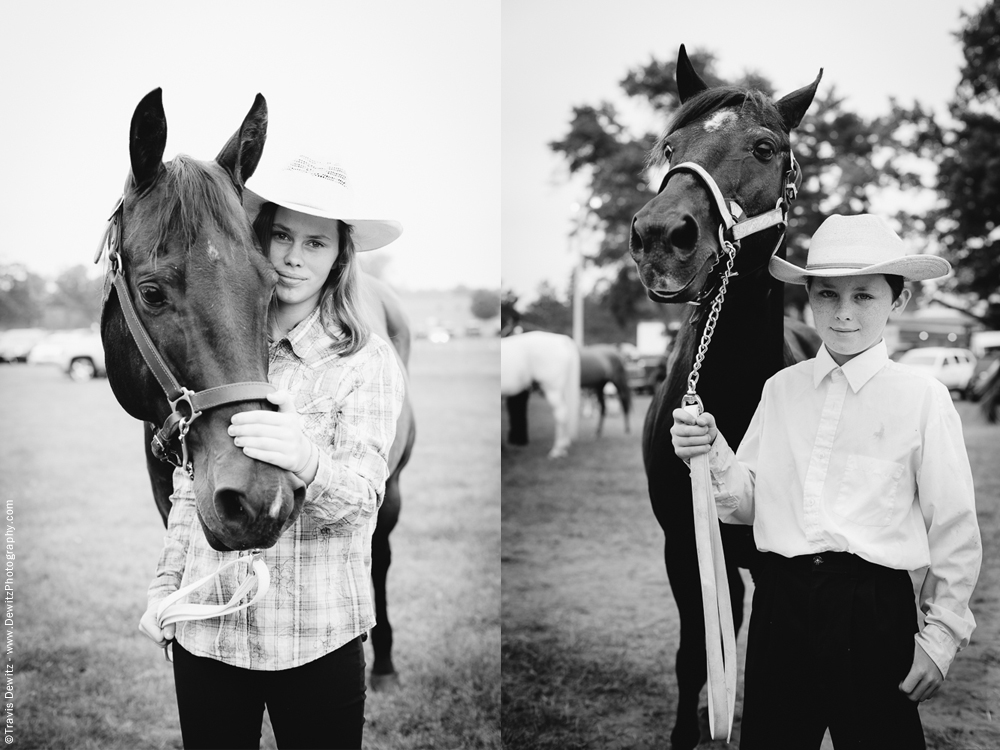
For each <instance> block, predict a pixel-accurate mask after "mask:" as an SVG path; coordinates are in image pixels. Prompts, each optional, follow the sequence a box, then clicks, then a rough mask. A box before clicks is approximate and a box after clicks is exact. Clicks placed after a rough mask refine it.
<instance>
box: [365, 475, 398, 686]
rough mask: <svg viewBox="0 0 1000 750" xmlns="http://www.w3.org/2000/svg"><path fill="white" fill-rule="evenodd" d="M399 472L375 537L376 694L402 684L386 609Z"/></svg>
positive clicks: (387, 486)
mask: <svg viewBox="0 0 1000 750" xmlns="http://www.w3.org/2000/svg"><path fill="white" fill-rule="evenodd" d="M401 502H402V500H401V498H400V494H399V471H398V470H397V471H396V472H393V474H392V476H390V477H389V479H388V480H386V483H385V499H383V501H382V507H381V508H379V511H378V523H377V524H376V526H375V533H374V534H373V535H372V587H373V588H374V590H375V627H374V628H372V650H373V651H374V652H375V663H374V664H373V665H372V674H371V687H372V690H386V689H390V688H392V687H395V685H396V684H397V683H398V682H399V675H398V674H397V673H396V668H395V667H394V666H393V663H392V625H390V624H389V613H388V610H387V607H386V593H385V588H386V578H387V576H388V574H389V565H390V563H391V562H392V550H391V549H390V547H389V534H390V533H391V532H392V530H393V529H394V528H395V526H396V522H397V521H398V520H399V509H400V505H401Z"/></svg>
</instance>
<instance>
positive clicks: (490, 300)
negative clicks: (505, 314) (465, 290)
mask: <svg viewBox="0 0 1000 750" xmlns="http://www.w3.org/2000/svg"><path fill="white" fill-rule="evenodd" d="M471 309H472V314H473V315H474V316H476V317H477V318H479V320H489V319H490V318H495V317H496V316H497V315H499V314H500V293H499V292H498V291H496V290H494V289H477V290H476V291H474V292H473V293H472V308H471Z"/></svg>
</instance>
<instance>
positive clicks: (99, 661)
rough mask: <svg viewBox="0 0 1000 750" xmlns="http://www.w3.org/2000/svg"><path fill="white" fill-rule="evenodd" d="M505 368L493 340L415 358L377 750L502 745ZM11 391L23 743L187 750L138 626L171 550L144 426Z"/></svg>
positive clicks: (20, 389)
mask: <svg viewBox="0 0 1000 750" xmlns="http://www.w3.org/2000/svg"><path fill="white" fill-rule="evenodd" d="M498 357H499V346H498V345H497V343H496V341H495V340H488V339H483V340H464V341H461V340H460V341H453V342H451V343H449V344H448V345H445V346H433V345H431V344H428V343H426V342H417V346H416V347H415V349H414V352H413V356H412V371H411V376H412V383H411V392H412V395H413V398H414V402H415V408H416V411H417V419H418V430H419V434H418V440H417V445H416V450H415V453H414V456H413V459H412V461H411V463H410V465H409V466H408V467H407V469H406V471H405V473H404V474H403V477H402V490H403V512H402V516H401V519H400V522H399V525H398V526H397V528H396V530H395V531H394V533H393V537H392V540H393V567H392V569H391V570H390V573H389V606H390V613H391V616H392V618H393V625H394V628H395V635H396V655H395V661H396V666H397V669H398V670H399V671H400V674H401V684H400V687H399V689H397V690H396V691H395V692H392V693H371V692H369V696H368V702H367V706H366V714H367V718H368V723H367V725H366V733H365V746H366V747H367V748H374V749H375V750H388V749H389V748H392V750H397V749H400V750H406V749H414V750H415V749H417V748H496V747H499V744H500V741H499V700H500V696H499V690H500V688H499V681H500V655H499V651H500V621H499V598H500V564H499V557H500V533H499V532H500V517H499V516H500V509H499V505H500V493H499V487H498V482H497V474H498V465H497V464H498V461H497V458H498V456H497V450H496V435H497V434H498V432H499V419H498V417H497V414H496V393H497V390H498V372H499V368H498V366H497V364H498ZM0 392H3V393H4V394H5V398H4V399H3V400H2V401H0V424H2V425H3V436H2V438H0V440H2V443H0V497H2V498H3V500H4V502H5V503H6V502H9V501H12V502H13V512H14V523H13V525H14V526H15V531H14V539H15V542H14V547H15V550H16V560H15V570H14V580H15V583H14V589H15V591H14V601H13V605H14V607H13V612H14V617H13V619H14V627H13V631H14V634H13V667H14V674H13V692H14V695H15V697H14V699H13V703H14V713H13V726H14V737H15V744H14V747H18V748H45V749H46V750H58V749H60V748H74V749H77V748H101V749H102V750H104V749H112V750H115V749H118V748H120V749H122V750H125V749H126V748H128V749H129V750H134V749H138V748H179V747H180V746H181V745H180V732H179V725H178V722H177V711H176V705H175V702H174V692H173V678H172V675H171V672H170V669H169V667H168V666H167V665H166V664H165V662H164V661H163V657H162V655H161V653H160V652H159V649H157V648H156V647H155V646H153V645H152V644H151V643H150V642H149V641H147V640H146V639H145V638H143V637H142V636H141V635H140V634H139V633H138V631H137V629H136V626H137V623H138V619H139V617H140V615H141V614H142V612H143V611H144V610H145V590H146V586H147V584H148V582H149V579H150V577H151V574H152V570H153V566H154V565H155V562H156V558H157V555H158V551H159V547H160V544H161V542H162V536H163V528H162V525H161V524H160V520H159V516H158V514H157V513H156V510H155V508H154V506H153V502H152V496H151V494H150V490H149V487H148V481H147V479H146V476H145V469H144V459H143V453H142V444H141V438H142V430H141V426H140V425H139V423H137V422H135V421H134V420H132V419H131V418H130V417H128V416H127V415H126V414H125V413H124V412H123V411H122V410H121V408H120V407H119V406H118V404H117V402H116V401H115V399H114V397H113V395H112V394H111V391H110V388H109V387H108V384H107V381H105V380H97V381H93V382H90V383H84V384H78V383H73V382H72V381H70V380H69V379H68V378H66V377H65V376H63V375H62V374H60V373H58V372H56V371H55V370H53V369H49V368H32V367H28V366H25V365H9V366H2V367H0ZM370 658H371V657H370V653H369V662H370ZM263 746H264V747H271V746H273V745H272V741H271V739H270V737H269V736H268V735H267V734H266V735H265V739H264V743H263Z"/></svg>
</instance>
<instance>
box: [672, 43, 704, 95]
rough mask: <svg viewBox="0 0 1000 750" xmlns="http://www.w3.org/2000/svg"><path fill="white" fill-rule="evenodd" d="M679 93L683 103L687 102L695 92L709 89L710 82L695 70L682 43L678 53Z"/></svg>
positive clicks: (698, 92)
mask: <svg viewBox="0 0 1000 750" xmlns="http://www.w3.org/2000/svg"><path fill="white" fill-rule="evenodd" d="M676 75H677V93H678V95H679V96H680V98H681V104H683V103H684V102H686V101H687V100H688V99H690V98H691V97H692V96H694V95H695V94H700V93H701V92H702V91H707V90H708V84H707V83H705V81H703V80H702V78H701V76H700V75H698V73H697V72H696V71H695V69H694V66H693V65H692V64H691V60H690V59H688V55H687V50H686V49H684V45H683V44H682V45H681V48H680V51H678V53H677V71H676Z"/></svg>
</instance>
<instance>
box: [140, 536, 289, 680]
mask: <svg viewBox="0 0 1000 750" xmlns="http://www.w3.org/2000/svg"><path fill="white" fill-rule="evenodd" d="M243 562H249V563H250V565H249V571H248V575H247V577H246V579H245V580H244V581H243V583H241V584H240V585H239V587H238V588H237V589H236V591H234V592H233V595H232V596H231V597H230V598H229V601H228V602H226V603H225V604H185V603H183V602H182V601H181V600H182V599H183V598H184V597H186V596H187V595H188V594H190V593H191V592H192V591H196V590H197V589H200V588H201V587H202V586H204V585H205V584H207V583H210V582H211V581H214V580H215V579H216V578H218V577H219V576H220V575H222V574H223V573H224V572H225V571H227V570H229V569H230V568H232V567H235V566H237V565H239V564H240V563H243ZM255 584H256V586H257V591H256V592H255V593H254V595H253V597H252V598H250V599H248V600H247V601H245V602H243V603H242V604H240V603H239V602H240V600H241V599H243V597H245V596H246V595H247V594H248V593H250V590H251V589H252V588H253V587H254V585H255ZM270 587H271V574H270V573H269V572H268V570H267V565H265V564H264V560H263V559H262V557H261V553H260V551H259V550H255V551H254V552H253V553H252V554H251V555H241V556H239V557H237V558H235V559H233V560H230V561H229V562H227V563H222V564H220V565H219V568H218V570H216V571H215V572H214V573H210V574H208V575H207V576H204V577H202V578H199V579H198V580H197V581H194V582H193V583H189V584H188V585H187V586H183V587H181V588H179V589H177V590H176V591H175V592H173V593H172V594H170V595H169V596H167V597H166V598H165V599H164V600H163V601H161V602H160V604H159V606H158V607H157V608H156V624H157V626H158V627H159V628H160V629H161V630H162V629H163V628H165V627H166V626H167V625H172V624H174V623H178V622H183V621H187V620H209V619H211V618H213V617H225V616H226V615H230V614H233V613H234V612H239V611H241V610H244V609H247V608H248V607H252V606H253V605H254V604H256V603H257V602H258V601H259V600H260V599H261V597H263V596H264V594H266V593H267V590H268V589H269V588H270ZM169 645H170V643H169V642H168V643H167V644H166V645H165V646H164V647H163V655H164V656H165V657H166V659H167V661H171V658H170V652H169V651H168V650H167V648H168V646H169Z"/></svg>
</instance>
